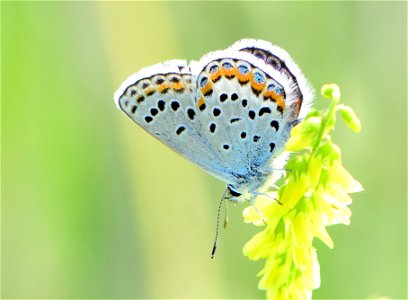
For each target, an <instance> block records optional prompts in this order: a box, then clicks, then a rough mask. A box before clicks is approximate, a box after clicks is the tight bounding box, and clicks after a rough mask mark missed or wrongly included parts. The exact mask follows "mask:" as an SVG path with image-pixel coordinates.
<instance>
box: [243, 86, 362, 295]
mask: <svg viewBox="0 0 408 300" xmlns="http://www.w3.org/2000/svg"><path fill="white" fill-rule="evenodd" d="M321 92H322V95H323V96H324V97H326V98H328V99H330V100H331V105H330V107H329V109H328V110H327V111H325V112H319V111H312V112H311V113H309V114H308V116H307V117H306V118H305V119H304V120H303V121H302V122H301V123H300V124H299V125H297V126H296V127H294V128H293V130H292V132H291V137H290V139H289V141H288V143H287V146H286V149H287V150H288V151H292V152H295V151H296V152H299V151H301V152H300V153H299V154H298V155H294V156H293V157H292V158H291V159H290V160H289V161H288V163H287V165H286V169H287V170H288V171H287V174H286V178H285V179H284V182H283V184H282V185H281V187H280V188H279V191H278V192H277V193H275V194H274V197H275V198H276V200H277V201H271V199H270V198H269V197H263V196H259V197H258V198H257V200H256V201H255V206H256V207H257V209H258V210H259V211H260V212H261V213H262V215H263V218H264V220H262V217H261V216H260V214H259V213H258V212H257V211H256V210H255V209H254V208H253V207H252V206H249V207H247V208H246V209H245V210H244V212H243V215H244V220H245V222H247V223H253V224H255V225H257V226H261V225H265V222H266V224H267V225H266V226H265V229H264V230H263V231H261V232H260V233H258V234H256V235H255V236H254V237H252V239H251V240H250V241H249V242H248V243H247V244H246V245H245V246H244V250H243V251H244V254H245V255H246V256H248V257H249V258H250V259H252V260H258V259H261V258H262V259H266V262H265V266H264V268H263V269H262V270H261V271H260V272H259V274H258V276H261V280H260V282H259V288H260V289H263V290H266V295H267V299H311V297H312V290H313V289H316V288H318V287H319V286H320V269H319V262H318V260H317V254H316V249H315V248H314V247H313V239H314V238H315V237H317V238H319V239H320V240H322V241H323V242H324V243H325V244H326V245H327V246H328V247H330V248H332V247H333V241H332V239H331V238H330V236H329V234H328V233H327V231H326V227H327V226H329V225H333V224H339V223H343V224H346V225H347V224H349V223H350V215H351V211H350V209H349V208H348V205H349V204H351V198H350V197H349V196H348V194H349V193H354V192H359V191H362V186H361V185H360V183H358V182H357V181H356V180H355V179H354V178H353V177H352V176H351V175H350V174H349V173H348V172H347V171H346V170H345V169H344V168H343V166H342V164H341V157H340V149H339V148H338V147H337V146H336V145H334V144H333V143H332V142H331V139H330V132H331V130H332V129H333V126H334V123H335V119H336V111H339V112H340V116H341V117H342V119H343V120H344V121H345V123H346V125H348V126H349V127H350V128H351V129H353V130H354V131H356V132H358V131H360V129H361V124H360V121H359V120H358V118H357V117H356V115H355V114H354V112H353V110H352V109H351V108H350V107H347V106H344V105H341V104H338V102H339V100H340V90H339V88H338V87H337V85H334V84H331V85H325V86H324V87H323V88H322V91H321ZM279 203H280V204H281V205H279ZM264 221H265V222H264Z"/></svg>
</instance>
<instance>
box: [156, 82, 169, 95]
mask: <svg viewBox="0 0 408 300" xmlns="http://www.w3.org/2000/svg"><path fill="white" fill-rule="evenodd" d="M168 89H169V85H168V84H167V83H162V84H161V85H159V86H158V87H157V90H158V91H159V92H160V93H163V92H165V91H167V90H168Z"/></svg>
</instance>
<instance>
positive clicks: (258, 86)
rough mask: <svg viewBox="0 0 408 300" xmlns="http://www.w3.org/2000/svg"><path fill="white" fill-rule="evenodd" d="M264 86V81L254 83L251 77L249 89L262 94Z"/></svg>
mask: <svg viewBox="0 0 408 300" xmlns="http://www.w3.org/2000/svg"><path fill="white" fill-rule="evenodd" d="M265 85H266V82H265V81H264V82H256V81H255V80H254V77H253V76H252V77H251V87H252V88H253V89H254V90H256V91H258V92H262V90H263V89H264V88H265Z"/></svg>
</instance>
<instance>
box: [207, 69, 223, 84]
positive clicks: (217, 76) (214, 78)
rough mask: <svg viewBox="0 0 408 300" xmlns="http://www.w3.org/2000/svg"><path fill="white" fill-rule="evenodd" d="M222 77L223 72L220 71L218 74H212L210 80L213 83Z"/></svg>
mask: <svg viewBox="0 0 408 300" xmlns="http://www.w3.org/2000/svg"><path fill="white" fill-rule="evenodd" d="M221 75H222V70H221V69H218V70H217V71H216V72H214V73H213V74H211V76H210V79H211V81H212V82H216V81H217V80H218V79H220V77H221Z"/></svg>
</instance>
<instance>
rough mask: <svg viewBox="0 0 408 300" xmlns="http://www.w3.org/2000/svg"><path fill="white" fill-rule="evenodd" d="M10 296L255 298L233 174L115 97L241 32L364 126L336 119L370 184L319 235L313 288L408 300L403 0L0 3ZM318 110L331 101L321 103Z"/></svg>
mask: <svg viewBox="0 0 408 300" xmlns="http://www.w3.org/2000/svg"><path fill="white" fill-rule="evenodd" d="M1 6H2V12H1V14H2V18H1V24H2V115H1V117H2V140H1V142H2V149H1V150H2V168H1V169H2V191H1V193H2V194H1V197H2V298H172V297H173V298H174V297H181V298H262V297H263V293H262V292H259V291H257V290H256V286H257V278H256V277H255V274H256V273H257V271H258V270H259V268H260V265H259V264H256V263H253V262H249V261H247V260H246V258H245V257H244V256H243V255H242V246H243V244H244V243H245V242H246V241H247V240H248V239H249V238H250V237H251V236H252V234H253V233H254V229H253V228H252V226H248V225H245V224H243V223H242V221H241V219H242V218H241V216H240V214H241V210H242V208H243V206H238V207H236V208H234V207H232V208H231V209H230V214H231V216H230V217H231V220H232V222H231V224H230V225H231V226H230V227H229V228H228V230H227V231H225V232H222V237H221V244H220V248H219V250H218V253H217V257H216V260H215V261H211V260H210V259H209V253H210V250H211V246H212V239H213V231H214V225H215V217H216V206H217V203H218V200H219V198H220V196H221V194H222V192H223V189H224V187H223V184H221V183H220V182H218V181H217V180H215V179H213V178H211V177H210V176H208V175H206V174H204V173H203V172H202V171H200V170H199V169H198V168H197V167H195V166H194V165H192V164H191V163H189V162H187V161H185V160H183V159H182V158H180V157H179V156H178V155H177V154H175V153H173V152H171V151H170V150H168V149H167V148H166V147H165V146H163V145H161V144H160V143H159V142H158V141H156V140H155V139H153V138H151V137H150V136H148V135H147V134H146V133H145V132H144V131H143V130H141V129H140V128H138V127H137V126H136V125H135V124H132V123H131V122H130V121H129V120H128V119H127V118H126V117H125V116H124V115H123V114H121V113H120V112H119V111H118V110H117V109H116V108H115V106H114V103H113V101H112V97H113V92H114V91H115V89H116V88H117V87H118V86H119V85H120V83H121V82H122V81H123V80H124V79H125V78H126V77H127V76H128V75H129V74H131V73H133V72H135V71H137V70H138V69H140V68H141V67H144V66H148V65H150V64H154V63H157V62H160V61H163V60H166V59H171V58H187V59H198V58H199V57H200V56H201V55H203V54H205V53H206V52H208V51H211V50H215V49H221V48H225V47H227V46H229V45H230V44H231V43H232V42H234V41H235V40H237V39H239V38H243V37H253V38H262V39H266V40H269V41H271V42H273V43H274V44H276V45H279V46H281V47H283V48H284V49H286V50H287V51H288V52H289V53H290V54H291V55H292V57H293V58H294V59H295V61H296V62H297V63H298V64H299V65H300V67H301V68H302V70H303V71H304V72H305V74H306V76H307V77H308V78H309V79H310V81H311V82H312V84H313V85H314V87H315V88H316V89H317V90H318V89H319V88H320V86H321V85H322V84H323V83H326V82H336V83H337V84H339V85H340V87H341V89H342V92H343V96H342V99H343V101H344V103H345V104H350V105H351V106H352V107H353V108H354V110H355V111H356V113H357V114H358V115H359V117H360V118H361V120H362V124H363V130H362V132H361V133H360V134H358V135H355V134H353V133H351V132H350V131H349V129H348V128H346V127H345V126H343V127H341V126H339V127H338V128H336V131H335V134H334V138H335V142H336V143H337V144H338V145H340V146H341V147H342V149H343V160H344V165H345V166H346V167H347V168H348V169H349V170H350V172H351V173H352V174H353V175H354V176H355V177H356V178H357V179H358V180H359V181H361V182H362V183H363V185H364V187H365V189H366V192H364V193H361V194H359V195H355V196H354V200H355V201H354V203H353V205H352V211H353V216H352V218H351V225H350V226H349V227H346V226H338V227H333V228H331V235H332V237H333V239H334V242H335V248H334V250H329V249H327V248H326V247H325V246H323V245H321V244H320V243H317V247H318V255H319V258H320V263H321V273H322V287H321V289H319V290H317V291H316V292H315V298H369V297H374V296H387V297H390V298H406V296H407V295H406V282H407V280H406V279H407V277H406V266H407V258H406V256H407V249H406V245H407V243H406V236H407V234H406V233H407V232H406V225H407V224H406V211H407V209H406V196H407V194H406V182H407V176H406V163H407V161H406V145H407V143H406V141H407V140H406V139H407V132H406V125H407V124H406V112H407V104H406V99H407V94H406V91H407V88H406V87H407V86H406V82H407V76H406V67H407V60H406V53H407V51H406V50H407V49H406V45H407V43H406V36H407V35H406V21H407V16H406V11H407V10H406V8H407V7H406V3H403V2H394V3H385V2H365V3H363V2H333V3H325V2H296V3H295V2H291V3H284V2H273V3H268V2H197V3H193V2H155V3H148V2H116V3H115V2H2V3H1ZM323 105H326V103H325V102H324V101H320V102H317V103H316V106H317V107H322V106H323Z"/></svg>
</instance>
